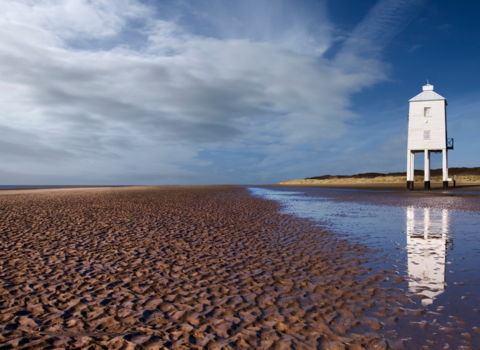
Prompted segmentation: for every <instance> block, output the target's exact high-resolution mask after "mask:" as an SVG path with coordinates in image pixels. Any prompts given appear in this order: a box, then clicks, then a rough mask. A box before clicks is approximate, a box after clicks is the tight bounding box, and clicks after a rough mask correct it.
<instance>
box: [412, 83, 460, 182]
mask: <svg viewBox="0 0 480 350" xmlns="http://www.w3.org/2000/svg"><path fill="white" fill-rule="evenodd" d="M409 102H410V110H409V114H408V151H407V188H408V189H409V190H413V185H414V159H415V153H421V152H423V153H424V155H425V185H424V186H425V189H426V190H429V189H430V153H432V152H435V153H436V152H441V153H442V154H443V188H444V189H445V188H448V180H449V179H448V150H449V149H452V150H453V139H447V100H446V99H445V98H444V97H442V96H440V95H439V94H437V93H436V92H435V91H433V85H430V84H427V85H424V86H423V92H421V93H420V94H418V95H417V96H415V97H414V98H412V99H411V100H410V101H409Z"/></svg>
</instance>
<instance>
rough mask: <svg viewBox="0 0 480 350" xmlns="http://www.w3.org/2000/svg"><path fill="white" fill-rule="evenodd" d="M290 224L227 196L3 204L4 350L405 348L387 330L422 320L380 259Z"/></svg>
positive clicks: (306, 223) (168, 193) (134, 194)
mask: <svg viewBox="0 0 480 350" xmlns="http://www.w3.org/2000/svg"><path fill="white" fill-rule="evenodd" d="M280 210H281V207H280V205H279V204H278V203H277V202H275V201H271V200H265V199H261V198H257V197H254V196H252V195H251V194H250V192H249V191H248V190H247V189H245V188H238V187H237V188H235V187H227V186H225V187H221V186H216V187H214V186H210V187H201V186H200V187H178V186H177V187H145V188H113V189H108V188H103V189H102V188H95V189H68V190H60V189H56V190H24V191H20V190H19V191H15V192H14V191H5V192H4V193H2V194H1V195H0V216H1V220H0V230H1V250H0V263H1V266H0V268H1V269H0V344H1V346H2V349H8V348H19V349H20V348H23V349H27V348H28V349H41V348H52V349H53V348H65V349H75V348H90V349H101V348H102V349H105V348H115V349H118V348H123V349H129V348H131V349H133V348H134V347H135V348H137V349H192V348H197V349H203V348H207V349H221V348H224V349H232V348H238V349H244V348H256V349H270V348H271V349H289V348H295V349H316V348H324V349H343V348H349V349H363V348H367V349H370V348H372V349H373V348H375V349H384V348H386V347H387V342H389V343H390V346H394V347H396V348H401V347H402V344H403V343H404V340H403V339H391V340H390V341H388V340H386V339H385V338H384V335H383V334H381V331H382V329H383V328H384V325H385V324H395V321H396V320H397V319H398V318H399V317H403V315H405V314H408V315H414V316H412V317H415V318H417V319H418V320H419V321H421V320H422V315H423V311H422V309H421V308H418V307H416V306H415V305H411V303H410V301H409V298H408V297H407V296H406V295H405V293H403V292H400V291H399V290H396V289H393V288H383V289H380V288H379V284H380V283H382V282H384V281H385V279H386V276H387V275H388V273H387V272H386V271H376V272H375V273H372V272H371V271H370V272H369V270H370V268H368V265H369V263H368V257H369V256H370V255H371V250H370V249H369V248H367V247H366V246H364V245H362V244H360V243H355V242H350V243H349V242H348V241H347V240H345V239H341V237H339V236H338V235H335V234H333V233H332V232H329V231H328V230H326V229H324V228H320V227H317V226H315V224H314V223H312V221H311V220H308V219H301V218H296V217H294V216H292V215H286V214H281V213H280ZM372 313H374V314H372ZM387 314H388V315H387ZM410 348H411V347H410Z"/></svg>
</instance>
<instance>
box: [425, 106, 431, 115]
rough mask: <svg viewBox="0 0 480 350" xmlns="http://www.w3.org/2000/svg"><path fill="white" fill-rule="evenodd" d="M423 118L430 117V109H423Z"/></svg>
mask: <svg viewBox="0 0 480 350" xmlns="http://www.w3.org/2000/svg"><path fill="white" fill-rule="evenodd" d="M423 116H424V117H431V116H432V114H431V111H430V107H425V108H424V109H423Z"/></svg>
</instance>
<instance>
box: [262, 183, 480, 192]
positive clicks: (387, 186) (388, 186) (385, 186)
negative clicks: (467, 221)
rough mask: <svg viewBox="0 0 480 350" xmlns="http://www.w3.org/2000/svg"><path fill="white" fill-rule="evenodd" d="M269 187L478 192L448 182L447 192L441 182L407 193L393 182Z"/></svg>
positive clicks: (477, 188)
mask: <svg viewBox="0 0 480 350" xmlns="http://www.w3.org/2000/svg"><path fill="white" fill-rule="evenodd" d="M263 186H269V187H321V188H345V189H364V190H381V191H383V190H390V191H402V192H405V193H418V192H424V193H428V192H439V191H453V192H454V191H480V184H478V183H468V182H462V183H459V182H457V185H456V187H453V184H452V183H451V182H449V187H448V189H447V190H444V189H443V183H442V182H431V189H430V190H429V191H427V190H424V189H423V182H415V189H414V190H413V191H408V190H407V188H406V183H404V182H401V183H400V182H393V183H329V184H307V183H305V184H296V183H291V184H290V183H283V184H280V183H278V184H274V185H263Z"/></svg>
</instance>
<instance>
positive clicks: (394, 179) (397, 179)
mask: <svg viewBox="0 0 480 350" xmlns="http://www.w3.org/2000/svg"><path fill="white" fill-rule="evenodd" d="M456 179H457V182H461V183H480V176H476V175H472V176H457V178H456ZM406 181H407V178H406V177H405V176H378V177H374V178H331V179H324V180H319V179H300V180H289V181H282V182H279V183H278V184H277V185H334V184H339V185H342V184H345V185H346V184H375V183H401V182H406ZM430 181H432V182H441V181H442V177H441V176H432V177H431V179H430ZM415 182H423V176H415Z"/></svg>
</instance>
